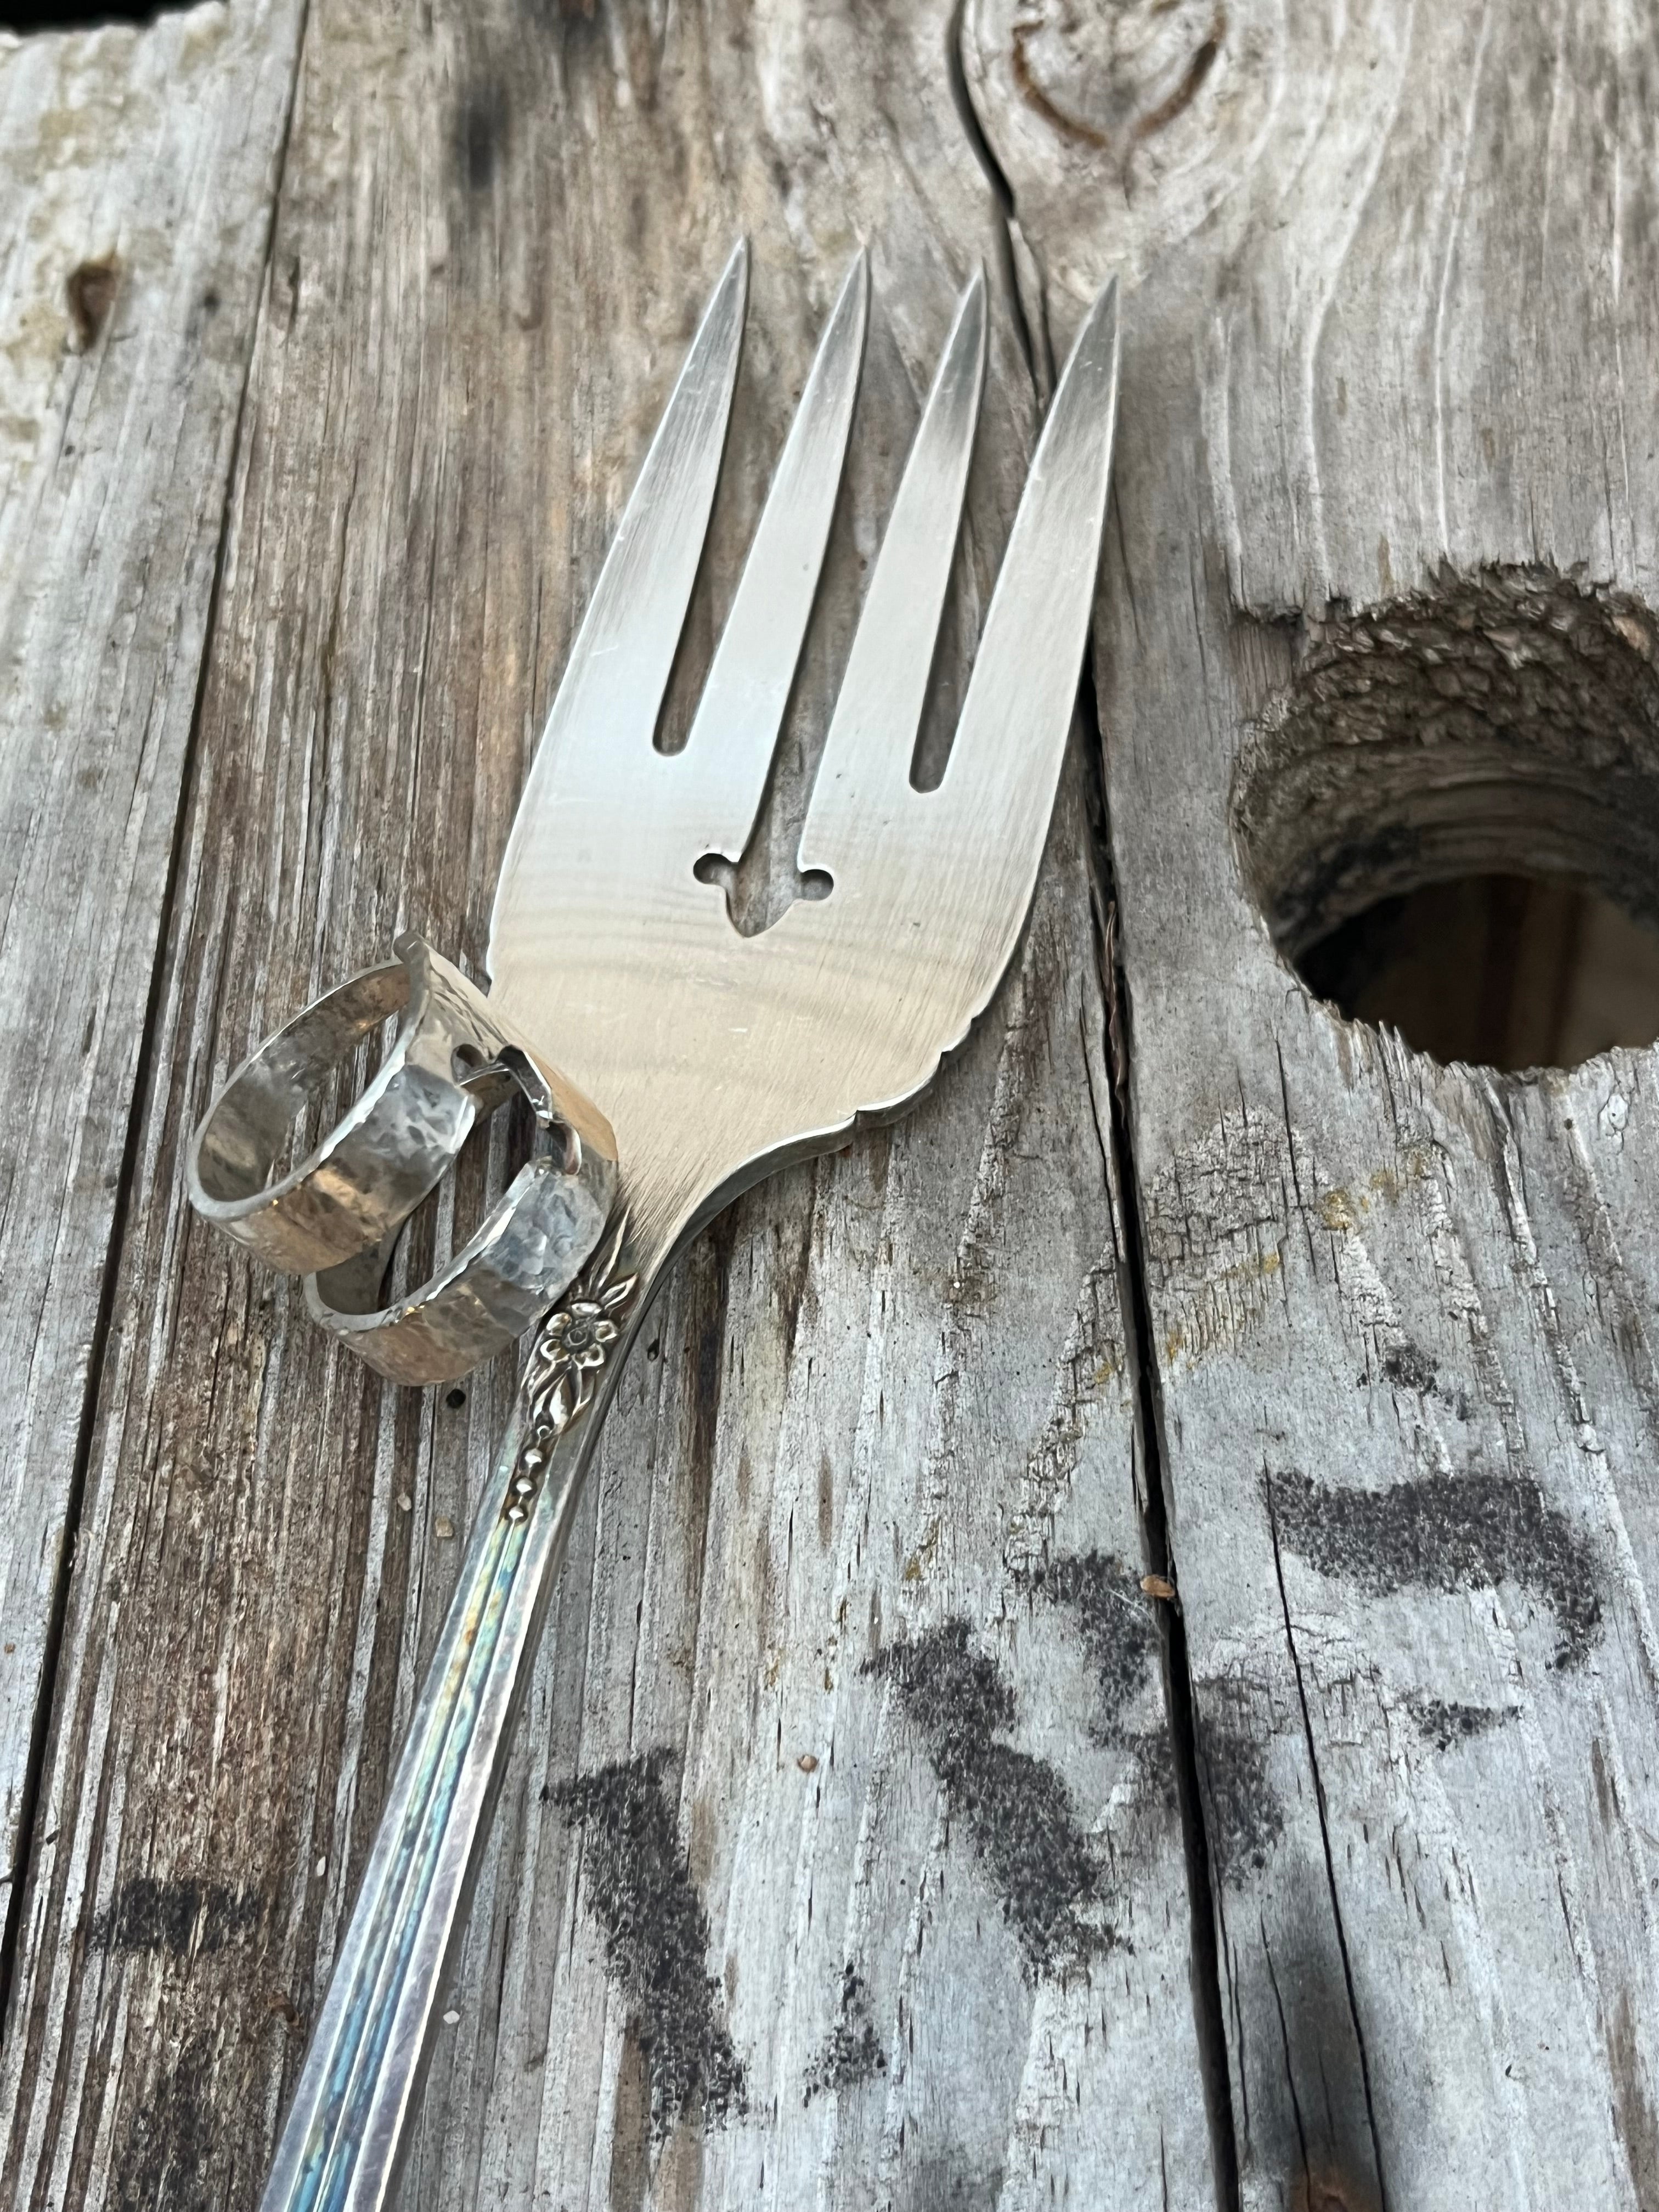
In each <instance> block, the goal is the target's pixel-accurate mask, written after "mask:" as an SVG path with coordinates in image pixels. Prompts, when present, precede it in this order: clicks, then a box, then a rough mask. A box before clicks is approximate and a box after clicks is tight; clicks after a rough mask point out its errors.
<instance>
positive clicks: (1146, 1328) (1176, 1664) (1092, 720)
mask: <svg viewBox="0 0 1659 2212" xmlns="http://www.w3.org/2000/svg"><path fill="white" fill-rule="evenodd" d="M966 4H967V0H954V4H953V6H952V7H951V12H950V15H949V18H948V21H947V27H946V32H945V70H946V76H947V79H948V82H949V84H950V88H951V98H952V100H953V101H954V102H955V105H956V110H957V118H958V120H959V121H960V123H961V125H962V131H963V137H964V138H965V139H966V140H967V142H968V145H969V149H970V150H971V151H972V153H973V155H974V157H975V160H976V161H978V163H979V166H980V167H981V170H982V171H983V173H984V175H985V179H986V181H987V184H988V185H989V186H990V188H991V191H992V194H993V196H994V199H995V201H996V204H997V208H998V210H999V212H1000V216H1001V222H1000V225H999V245H1000V252H999V254H998V261H999V264H1000V274H1001V276H1002V277H1003V279H1004V289H1005V291H1006V296H1007V297H1008V299H1009V301H1011V303H1012V311H1013V313H1014V316H1015V322H1016V328H1017V331H1018V337H1019V342H1020V346H1021V349H1022V350H1023V351H1024V356H1025V361H1026V365H1027V368H1029V369H1030V374H1031V381H1032V384H1033V386H1035V387H1036V391H1037V393H1038V396H1039V398H1042V397H1043V396H1044V395H1045V394H1046V393H1048V392H1052V391H1053V390H1054V381H1055V366H1054V359H1053V348H1052V345H1051V343H1050V340H1049V335H1048V331H1049V317H1048V313H1047V307H1048V298H1047V282H1046V277H1045V276H1044V274H1043V272H1042V269H1041V267H1040V266H1039V267H1038V269H1037V270H1036V288H1037V289H1036V301H1035V305H1036V308H1037V310H1038V313H1039V314H1040V316H1041V321H1040V324H1039V325H1038V327H1037V328H1036V330H1034V329H1033V327H1032V323H1031V318H1030V314H1029V313H1028V312H1027V309H1026V306H1025V302H1024V297H1023V295H1022V293H1021V289H1020V284H1019V277H1018V259H1017V257H1016V252H1015V236H1016V233H1017V231H1018V221H1019V217H1018V209H1017V208H1016V205H1015V202H1014V192H1013V187H1012V185H1011V184H1010V182H1009V180H1008V178H1007V177H1006V174H1005V173H1004V172H1003V169H1002V166H1001V164H1000V162H999V161H998V160H997V157H996V155H995V153H994V150H993V149H992V146H991V143H990V141H989V140H988V139H987V137H986V135H985V132H984V130H983V128H982V126H981V123H980V119H979V117H978V114H977V113H976V112H975V108H974V104H973V98H972V95H971V94H970V93H969V88H968V77H967V70H966V69H965V67H964V65H963V58H962V40H963V15H964V13H965V9H966ZM1078 717H1079V720H1080V722H1081V724H1082V726H1083V752H1084V793H1085V813H1086V816H1087V831H1086V842H1087V857H1088V864H1089V872H1090V880H1091V887H1092V893H1093V901H1094V915H1093V920H1094V928H1095V955H1096V959H1097V964H1098V966H1099V970H1100V980H1101V987H1102V990H1103V993H1104V994H1105V1000H1106V1006H1107V1018H1108V1021H1109V1027H1110V1035H1109V1038H1108V1040H1107V1061H1108V1068H1109V1076H1110V1087H1111V1097H1110V1107H1109V1117H1108V1120H1109V1127H1108V1128H1107V1129H1106V1130H1105V1131H1102V1130H1101V1129H1100V1124H1099V1113H1098V1105H1097V1109H1096V1128H1097V1135H1098V1136H1099V1138H1100V1141H1101V1152H1102V1162H1101V1164H1102V1168H1103V1171H1104V1172H1105V1174H1106V1175H1107V1176H1108V1179H1109V1181H1113V1180H1115V1182H1116V1185H1117V1192H1118V1203H1117V1206H1116V1208H1115V1211H1116V1212H1117V1213H1118V1216H1119V1218H1121V1222H1122V1225H1123V1226H1122V1237H1123V1264H1122V1267H1121V1271H1120V1278H1119V1280H1120V1296H1121V1305H1122V1313H1123V1326H1124V1334H1125V1336H1126V1338H1127V1346H1128V1354H1129V1359H1130V1362H1131V1364H1132V1366H1133V1373H1134V1383H1135V1393H1136V1401H1137V1404H1136V1420H1135V1428H1136V1433H1137V1435H1138V1436H1139V1439H1140V1450H1141V1455H1142V1468H1141V1473H1142V1477H1143V1488H1142V1502H1141V1513H1140V1521H1141V1541H1142V1543H1143V1546H1144V1547H1145V1557H1146V1565H1147V1567H1148V1569H1149V1571H1151V1572H1152V1573H1153V1574H1157V1575H1162V1576H1164V1577H1167V1578H1169V1579H1170V1580H1174V1579H1175V1577H1173V1575H1172V1574H1171V1568H1172V1566H1173V1564H1174V1562H1173V1559H1172V1558H1171V1554H1170V1519H1169V1505H1168V1500H1167V1498H1166V1494H1165V1486H1164V1485H1165V1469H1166V1465H1167V1460H1166V1455H1165V1452H1164V1408H1163V1400H1162V1394H1161V1392H1160V1389H1159V1386H1158V1362H1157V1357H1156V1354H1155V1352H1154V1350H1153V1346H1154V1343H1155V1339H1154V1337H1153V1334H1152V1316H1151V1311H1150V1308H1149V1305H1148V1302H1147V1295H1146V1266H1145V1246H1144V1242H1143V1238H1142V1233H1141V1220H1140V1186H1139V1182H1138V1180H1137V1176H1136V1170H1135V1158H1134V1140H1133V1128H1132V1124H1131V1120H1130V1115H1129V1099H1128V1066H1129V1054H1130V1050H1131V1044H1130V1036H1129V997H1128V989H1127V982H1126V980H1125V977H1124V975H1123V971H1122V967H1121V963H1120V962H1119V960H1118V957H1117V945H1116V929H1115V915H1116V910H1117V902H1116V891H1115V877H1114V873H1113V868H1112V854H1111V842H1110V832H1109V819H1108V815H1107V809H1106V786H1105V776H1104V744H1105V739H1104V732H1103V730H1102V728H1101V724H1100V710H1099V705H1098V702H1097V698H1096V695H1095V687H1094V671H1093V668H1092V666H1091V663H1090V661H1089V659H1088V658H1087V657H1086V655H1085V660H1084V665H1083V672H1082V676H1081V678H1080V679H1079V687H1078ZM1108 1146H1109V1147H1110V1150H1109V1153H1108ZM1178 1587H1179V1585H1178V1584H1177V1588H1178ZM1155 1610H1156V1613H1157V1615H1158V1628H1159V1638H1160V1644H1161V1649H1162V1656H1163V1674H1164V1715H1165V1718H1166V1720H1167V1723H1168V1725H1169V1730H1170V1756H1171V1759H1172V1762H1173V1765H1174V1768H1175V1782H1176V1806H1177V1808H1178V1811H1179V1815H1180V1820H1181V1836H1182V1850H1183V1854H1184V1857H1185V1860H1186V1872H1187V1898H1188V1909H1189V1911H1190V1912H1191V1916H1192V1952H1191V1960H1192V1965H1191V1977H1192V1999H1193V2014H1194V2034H1195V2038H1196V2040H1197V2044H1198V2055H1199V2067H1200V2075H1201V2087H1202V2089H1203V2094H1204V2110H1205V2118H1206V2121H1207V2123H1208V2129H1209V2136H1210V2158H1211V2164H1212V2170H1213V2173H1214V2179H1215V2193H1216V2203H1217V2207H1218V2212H1239V2209H1240V2197H1239V2185H1238V2139H1237V2130H1236V2128H1235V2124H1234V2119H1233V2106H1232V2092H1231V2077H1230V2069H1229V2065H1228V2057H1227V2029H1226V2016H1225V2008H1224V2001H1223V1995H1222V1988H1221V1965H1220V1953H1219V1950H1218V1942H1217V1932H1216V1931H1217V1927H1218V1913H1217V1907H1218V1897H1217V1894H1216V1889H1215V1881H1214V1875H1213V1872H1212V1866H1211V1859H1210V1847H1209V1838H1208V1836H1207V1834H1206V1830H1205V1826H1204V1805H1203V1797H1202V1795H1201V1792H1200V1787H1199V1776H1198V1734H1197V1725H1196V1722H1195V1718H1194V1702H1193V1685H1192V1669H1191V1662H1190V1659H1189V1657H1188V1650H1187V1630H1186V1624H1185V1622H1184V1621H1183V1620H1182V1613H1181V1605H1180V1600H1179V1598H1177V1599H1176V1600H1175V1601H1173V1602H1170V1603H1161V1604H1159V1605H1158V1607H1156V1608H1155Z"/></svg>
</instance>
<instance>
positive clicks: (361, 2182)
mask: <svg viewBox="0 0 1659 2212" xmlns="http://www.w3.org/2000/svg"><path fill="white" fill-rule="evenodd" d="M648 1290H649V1283H648V1281H647V1280H646V1279H643V1276H642V1273H641V1268H640V1263H639V1261H638V1259H637V1257H636V1256H635V1255H630V1254H629V1250H628V1248H627V1241H626V1225H625V1224H623V1225H620V1226H618V1227H617V1229H616V1230H615V1231H613V1232H612V1234H611V1236H610V1237H607V1239H606V1242H605V1247H604V1248H603V1249H602V1250H601V1252H600V1254H599V1255H598V1257H597V1259H596V1261H595V1262H594V1263H593V1265H592V1267H590V1268H589V1270H588V1272H587V1273H586V1275H585V1276H584V1278H583V1279H582V1281H581V1283H580V1284H579V1285H577V1287H576V1289H575V1291H574V1293H573V1294H572V1295H571V1296H570V1297H567V1298H566V1299H565V1300H564V1301H563V1302H562V1304H560V1306H559V1307H558V1308H557V1309H556V1311H555V1312H554V1313H553V1314H552V1315H550V1316H549V1318H548V1320H547V1321H546V1322H544V1324H543V1326H542V1328H540V1330H539V1331H538V1334H537V1337H536V1340H535V1343H534V1346H532V1351H531V1354H530V1358H529V1359H528V1361H527V1362H526V1367H525V1371H524V1380H523V1385H522V1388H521V1389H520V1401H519V1405H518V1407H517V1409H516V1411H515V1413H514V1417H513V1423H512V1425H511V1427H510V1428H509V1431H508V1433H507V1438H506V1440H505V1442H504V1443H503V1445H502V1449H501V1456H500V1458H499V1459H498V1461H497V1462H496V1468H495V1477H494V1480H493V1486H492V1488H491V1491H490V1492H489V1494H488V1495H487V1496H486V1498H485V1499H484V1502H483V1506H482V1508H481V1509H480V1511H479V1514H478V1517H477V1522H475V1524H474V1526H473V1529H472V1533H471V1539H470V1541H469V1542H468V1545H467V1552H466V1559H465V1565H464V1567H463V1570H462V1573H461V1579H460V1583H459V1588H458V1589H457V1590H456V1593H455V1597H454V1601H453V1604H452V1605H451V1607H450V1609H449V1614H448V1617H447V1620H446V1621H445V1623H444V1630H443V1635H442V1637H441V1640H440V1642H439V1645H438V1649H437V1651H436V1653H435V1656H434V1658H433V1661H432V1665H431V1668H430V1669H429V1671H428V1675H427V1679H426V1683H425V1686H424V1687H423V1688H422V1692H421V1697H420V1701H419V1703H418V1705H416V1711H415V1717H414V1719H413V1721H412V1723H411V1724H410V1732H409V1739H408V1741H407V1742H406V1744H405V1745H404V1753H403V1756H402V1758H401V1759H400V1760H399V1762H398V1771H397V1775H396V1778H395V1779H394V1781H393V1783H392V1792H391V1795H390V1796H389V1797H388V1799H387V1801H386V1810H385V1812H384V1814H382V1816H381V1821H380V1832H379V1834H378V1835H377V1837H376V1838H375V1841H374V1850H373V1851H372V1853H371V1854H370V1857H369V1862H368V1869H367V1871H366V1872H365V1874H364V1875H363V1881H362V1888H361V1890H360V1891H359V1893H358V1895H357V1900H356V1905H354V1907H353V1909H352V1914H351V1921H350V1924H349V1928H348V1929H347V1933H346V1937H345V1942H344V1943H343V1946H342V1948H341V1950H340V1954H339V1957H338V1959H337V1960H336V1963H335V1967H334V1975H333V1979H332V1981H331V1984H330V1986H329V1991H328V1996H327V1997H326V1998H325V2002H324V2004H323V2008H322V2011H321V2014H320V2015H319V2018H318V2021H317V2026H316V2029H315V2032H314V2033H313V2039H312V2042H311V2046H310V2048H309V2050H308V2051H307V2054H306V2060H305V2065H304V2068H303V2069H302V2071H301V2076H300V2085H299V2089H298V2092H297V2093H296V2095H295V2100H294V2105H293V2107H292V2110H291V2111H290V2112H289V2118H288V2123H287V2125H286V2126H285V2127H284V2129H283V2136H282V2140H281V2142H280V2143H279V2145H278V2148H277V2152H276V2164H275V2166H274V2167H273V2169H272V2172H271V2176H270V2182H269V2184H268V2185H267V2186H266V2190H265V2194H264V2198H263V2200H262V2212H380V2208H381V2207H382V2206H383V2205H385V2203H386V2201H387V2199H388V2197H389V2196H390V2194H391V2191H392V2187H393V2185H394V2182H395V2180H396V2177H397V2171H398V2161H399V2158H400V2154H401V2153H402V2150H403V2148H404V2141H405V2137H406V2134H407V2130H408V2124H409V2121H410V2116H411V2113H412V2112H413V2110H414V2107H415V2104H416V2098H417V2096H418V2093H419V2090H420V2085H421V2081H422V2077H423V2075H424V2074H425V2070H426V2063H427V2059H428V2055H429V2051H430V2048H431V2041H432V2035H433V2030H434V2027H435V2021H436V2017H437V2012H438V2006H439V2004H440V2002H441V1993H442V1990H443V1988H444V1985H445V1980H446V1975H447V1968H448V1966H449V1963H450V1960H451V1956H452V1952H453V1947H454V1945H455V1943H456V1942H457V1939H458V1938H459V1933H460V1930H461V1928H462V1925H463V1923H464V1920H465V1912H466V1905H467V1899H468V1895H469V1893H470V1890H471V1881H472V1877H473V1875H474V1872H475V1870H476V1867H477V1857H478V1853H479V1850H480V1847H481V1845H482V1844H483V1838H484V1836H485V1833H486V1832H487V1830H488V1826H489V1815H490V1811H491V1808H492V1806H493V1804H494V1802H495V1793H496V1790H497V1788H498V1786H499V1784H500V1780H501V1768H502V1765H503V1763H504V1759H505V1755H506V1747H507V1739H508V1735H509V1732H510V1729H511V1726H512V1720H513V1712H514V1710H515V1708H516V1706H517V1705H518V1702H519V1699H520V1696H521V1695H522V1692H523V1691H524V1688H525V1686H526V1683H527V1682H528V1680H529V1677H530V1671H531V1668H532V1664H533V1662H534V1658H535V1652H536V1645H537V1642H538V1638H539V1635H540V1631H541V1624H542V1620H543V1617H544V1613H545V1612H546V1608H547V1601H548V1597H549V1595H550V1592H551V1589H552V1587H553V1584H554V1583H555V1581H556V1578H557V1576H558V1571H559V1566H560V1564H561V1562H562V1559H563V1557H564V1551H565V1546H566V1544H567V1542H568V1538H569V1533H570V1524H571V1521H572V1518H573V1517H574V1512H575V1508H576V1504H577V1501H578V1499H579V1498H580V1494H581V1484H582V1478H583V1475H584V1474H585V1473H586V1467H587V1462H588V1459H589V1457H590V1455H591V1454H592V1449H593V1447H594V1444H595V1443H596V1442H597V1440H598V1437H599V1426H600V1424H601V1422H602V1420H603V1419H604V1416H605V1407H606V1406H607V1404H608V1403H609V1401H610V1396H611V1390H612V1389H613V1388H614V1386H615V1382H616V1377H617V1373H618V1371H619V1370H620V1368H621V1365H622V1362H623V1357H624V1356H625V1354H626V1352H627V1349H628V1346H629V1341H630V1340H631V1338H632V1335H633V1332H634V1329H635V1328H636V1327H637V1325H638V1319H639V1316H640V1315H641V1313H642V1312H643V1310H644V1308H645V1304H646V1303H647V1294H648Z"/></svg>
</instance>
